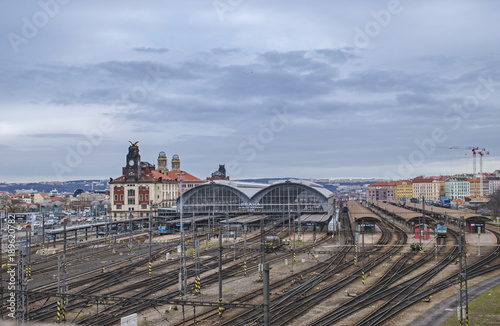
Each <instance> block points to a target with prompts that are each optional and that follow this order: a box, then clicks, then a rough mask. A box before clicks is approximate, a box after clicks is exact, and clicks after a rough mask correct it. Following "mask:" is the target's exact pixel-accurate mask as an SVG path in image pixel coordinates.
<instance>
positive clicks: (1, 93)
mask: <svg viewBox="0 0 500 326" xmlns="http://www.w3.org/2000/svg"><path fill="white" fill-rule="evenodd" d="M498 12H500V1H496V0H483V1H481V0H478V1H462V0H443V1H423V0H421V1H417V0H413V1H412V0H401V1H397V0H390V1H374V0H365V1H362V0H359V1H333V0H325V1H321V0H312V1H293V0H276V1H263V0H252V1H250V0H213V1H212V0H206V1H194V0H183V1H172V0H170V1H147V2H141V3H139V2H137V1H123V0H121V1H75V0H73V1H71V0H39V1H13V0H5V1H2V2H0V157H1V160H0V182H29V181H67V180H75V179H94V178H102V179H107V178H110V177H112V178H116V177H118V176H120V175H121V168H122V167H123V166H125V163H126V162H125V160H126V159H125V157H126V154H127V152H128V146H129V145H130V143H129V141H133V142H136V141H139V143H138V145H139V148H140V154H141V156H142V160H143V161H147V162H150V163H152V164H157V162H156V160H157V157H158V153H159V152H160V151H164V152H166V154H167V157H168V161H169V163H168V164H169V165H170V160H171V157H172V156H173V155H174V154H178V155H179V156H180V159H181V168H182V169H183V170H185V171H187V172H189V173H191V174H193V175H195V176H197V177H199V178H201V179H205V178H206V177H207V176H210V174H211V173H212V172H214V171H215V170H217V169H218V166H219V164H225V165H226V169H227V172H228V175H229V176H230V177H231V178H232V179H242V178H259V177H297V178H349V177H351V178H369V177H375V178H390V179H406V178H411V177H415V176H418V175H427V176H430V175H448V174H455V173H472V171H473V164H472V162H473V156H472V155H471V153H472V151H471V150H470V149H467V148H468V147H479V149H480V150H481V149H482V148H484V149H485V151H484V152H485V154H484V156H483V162H484V163H483V170H484V171H490V172H491V171H493V170H497V169H500V142H499V126H500V111H499V107H500V101H499V100H500V70H499V69H500V43H499V42H498V40H497V38H496V33H497V32H498V31H499V30H500V20H499V19H498ZM450 147H458V148H456V149H450ZM487 153H489V155H488V154H487ZM478 157H479V156H478ZM477 170H478V171H479V159H478V163H477Z"/></svg>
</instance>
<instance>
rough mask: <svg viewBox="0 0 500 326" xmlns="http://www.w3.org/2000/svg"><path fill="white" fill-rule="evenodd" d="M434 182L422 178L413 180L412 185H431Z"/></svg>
mask: <svg viewBox="0 0 500 326" xmlns="http://www.w3.org/2000/svg"><path fill="white" fill-rule="evenodd" d="M432 181H434V180H433V179H422V178H418V179H417V178H415V179H413V183H432Z"/></svg>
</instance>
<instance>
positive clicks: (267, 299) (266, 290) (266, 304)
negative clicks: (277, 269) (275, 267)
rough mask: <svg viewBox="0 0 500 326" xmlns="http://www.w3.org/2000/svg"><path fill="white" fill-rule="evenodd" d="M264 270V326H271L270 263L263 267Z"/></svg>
mask: <svg viewBox="0 0 500 326" xmlns="http://www.w3.org/2000/svg"><path fill="white" fill-rule="evenodd" d="M263 270H264V278H263V285H264V290H263V291H264V293H263V296H264V298H263V305H262V306H263V307H262V309H263V313H264V326H269V325H271V324H270V320H271V318H270V313H269V310H270V309H269V303H270V302H271V300H270V295H269V263H265V264H264V266H263Z"/></svg>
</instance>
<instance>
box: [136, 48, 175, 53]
mask: <svg viewBox="0 0 500 326" xmlns="http://www.w3.org/2000/svg"><path fill="white" fill-rule="evenodd" d="M132 50H134V51H136V52H143V53H156V54H163V53H166V52H168V51H169V50H168V49H167V48H151V47H139V48H133V49H132Z"/></svg>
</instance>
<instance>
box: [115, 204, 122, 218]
mask: <svg viewBox="0 0 500 326" xmlns="http://www.w3.org/2000/svg"><path fill="white" fill-rule="evenodd" d="M116 209H122V204H116ZM115 216H116V213H115Z"/></svg>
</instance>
